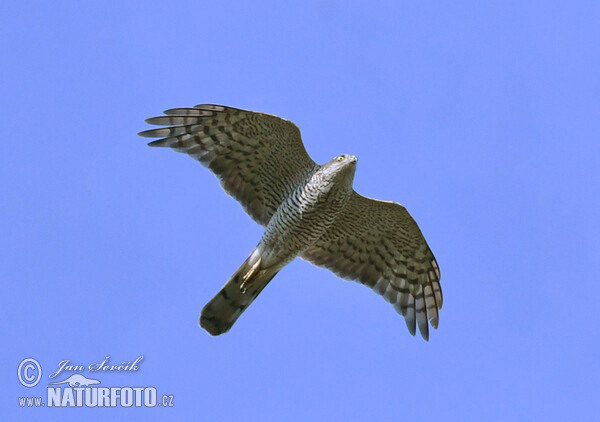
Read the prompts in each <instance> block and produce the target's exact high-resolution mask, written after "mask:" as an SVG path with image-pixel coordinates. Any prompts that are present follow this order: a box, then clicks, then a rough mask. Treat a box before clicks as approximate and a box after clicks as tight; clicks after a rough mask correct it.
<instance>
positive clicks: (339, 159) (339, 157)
mask: <svg viewBox="0 0 600 422" xmlns="http://www.w3.org/2000/svg"><path fill="white" fill-rule="evenodd" d="M336 160H338V161H344V156H343V155H340V156H338V157H337V158H336Z"/></svg>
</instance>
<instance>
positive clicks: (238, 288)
mask: <svg viewBox="0 0 600 422" xmlns="http://www.w3.org/2000/svg"><path fill="white" fill-rule="evenodd" d="M257 256H258V254H257V253H256V251H255V252H253V253H252V254H250V257H249V258H248V259H247V260H246V261H245V262H244V263H243V264H242V266H241V267H240V268H239V269H238V270H237V271H236V272H235V273H234V274H233V275H232V276H231V278H230V279H229V281H228V282H227V283H226V284H225V286H223V288H222V289H221V291H220V292H219V293H218V294H217V295H216V296H215V297H214V298H213V299H212V300H211V301H210V302H208V303H207V304H206V306H205V307H204V308H203V309H202V313H201V315H200V326H201V327H202V328H204V329H205V330H206V331H208V332H209V333H210V334H211V335H213V336H218V335H220V334H223V333H226V332H227V331H229V329H230V328H231V327H232V326H233V324H234V323H235V321H236V320H237V319H238V318H239V316H240V315H241V314H242V312H244V311H245V310H246V308H247V307H248V306H250V304H251V303H252V302H253V301H254V299H256V297H257V296H258V295H259V294H260V292H262V290H263V289H264V288H265V287H266V286H267V284H269V281H271V280H272V279H273V277H275V275H276V274H277V272H278V270H277V269H272V268H268V269H262V268H261V267H260V258H257Z"/></svg>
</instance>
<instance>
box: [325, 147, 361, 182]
mask: <svg viewBox="0 0 600 422" xmlns="http://www.w3.org/2000/svg"><path fill="white" fill-rule="evenodd" d="M357 161H358V158H356V156H354V155H350V154H341V155H338V156H337V157H335V158H334V159H332V160H331V161H329V162H328V163H326V164H324V165H323V166H322V167H321V171H322V172H323V174H324V175H325V177H326V178H327V179H329V180H331V181H333V182H334V184H336V185H345V186H348V187H352V182H353V180H354V172H355V171H356V162H357Z"/></svg>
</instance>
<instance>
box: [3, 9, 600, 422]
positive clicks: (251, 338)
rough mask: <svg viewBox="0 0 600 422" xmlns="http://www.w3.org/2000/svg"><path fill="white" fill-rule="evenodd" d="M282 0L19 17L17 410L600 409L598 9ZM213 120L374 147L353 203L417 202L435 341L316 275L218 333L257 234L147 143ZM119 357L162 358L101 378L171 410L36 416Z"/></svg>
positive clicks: (273, 288) (192, 414) (7, 178)
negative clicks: (176, 113) (154, 134)
mask: <svg viewBox="0 0 600 422" xmlns="http://www.w3.org/2000/svg"><path fill="white" fill-rule="evenodd" d="M284 3H285V2H245V3H242V2H227V3H225V2H185V1H180V2H174V3H173V2H171V3H167V2H162V3H158V2H156V3H150V2H137V3H136V2H120V1H119V2H117V1H114V2H101V3H96V4H93V3H86V2H56V3H49V2H19V3H16V2H15V3H7V4H5V5H3V9H4V11H3V13H2V16H1V17H0V20H1V23H2V25H1V26H0V28H1V29H0V33H1V51H2V54H1V56H0V62H1V67H2V78H0V101H1V103H2V106H1V107H0V117H1V119H2V122H3V131H2V133H3V134H2V139H3V142H0V150H1V153H0V157H1V158H0V160H1V165H0V176H1V179H2V183H1V184H0V194H1V196H2V201H1V204H0V217H1V219H2V222H3V224H2V237H1V240H0V253H1V256H2V265H0V278H1V280H2V284H1V296H0V297H1V299H0V300H1V302H2V303H1V305H2V310H3V316H4V323H3V324H2V326H1V328H0V330H1V331H0V334H1V335H2V338H3V339H5V342H4V347H2V386H3V388H2V391H4V393H3V394H2V414H3V415H4V416H5V417H6V419H7V420H64V419H65V418H75V417H85V418H86V419H87V420H106V419H107V418H111V419H113V420H191V419H192V418H193V419H194V420H232V419H234V418H235V419H240V418H244V420H289V421H292V420H299V421H305V420H342V419H345V420H392V419H398V420H399V419H403V420H415V421H418V420H435V419H437V420H457V421H458V420H460V421H465V420H482V419H483V420H502V421H505V420H528V419H537V420H565V419H567V418H569V419H578V420H592V417H593V416H594V415H595V414H596V406H595V404H596V403H595V402H596V401H597V399H598V395H599V393H600V388H599V382H598V375H599V373H600V370H599V360H598V356H599V353H600V347H599V344H598V337H599V336H598V326H599V322H600V321H599V318H598V313H597V312H596V310H595V308H594V306H595V305H596V303H597V301H598V297H599V294H600V288H599V287H598V286H599V284H598V282H597V274H598V270H599V269H600V268H599V265H598V262H599V260H598V252H599V249H600V248H599V246H600V244H599V241H598V238H599V236H600V233H599V225H598V222H597V217H598V213H599V211H600V207H599V205H600V203H599V200H598V192H599V191H600V190H599V188H600V183H599V178H598V167H599V165H600V160H599V157H600V147H599V142H598V141H599V140H600V119H599V118H600V79H599V77H598V69H600V32H599V31H598V20H599V19H600V5H599V4H598V3H597V2H592V1H588V2H585V1H582V2H569V3H568V4H566V3H564V2H558V1H544V2H542V1H531V2H522V1H519V2H517V1H501V2H500V1H498V2H476V1H464V2H450V1H441V2H404V1H403V2H388V3H386V2H382V3H377V4H375V3H371V4H369V5H367V4H366V3H358V2H356V3H348V2H341V1H335V2H327V1H318V2H315V1H308V2H297V3H293V4H287V3H285V4H284ZM197 103H217V104H226V105H231V106H234V107H240V108H247V109H252V110H258V111H265V112H268V113H272V114H277V115H280V116H282V117H285V118H288V119H290V120H292V121H294V122H295V123H296V124H297V125H298V126H299V127H300V128H301V130H302V134H303V139H304V142H305V145H306V148H307V150H308V151H309V153H310V154H311V156H312V157H313V158H314V159H315V160H316V161H317V162H321V163H323V162H326V161H328V160H329V159H331V158H332V157H334V156H336V155H338V154H340V153H349V154H355V155H357V156H358V157H359V159H360V161H359V164H358V168H357V173H356V179H355V188H356V190H357V191H359V192H360V193H362V194H365V195H368V196H371V197H376V198H381V199H389V200H396V201H398V202H401V203H402V204H403V205H405V206H406V207H407V208H408V209H409V211H410V212H411V214H412V215H413V216H414V217H415V219H416V220H417V222H418V223H419V225H420V227H421V229H422V231H423V233H424V234H425V236H426V238H427V240H428V242H429V245H430V246H431V248H432V250H433V251H434V253H435V255H436V257H437V260H438V262H439V264H440V267H441V271H442V287H443V290H444V297H445V303H444V308H443V309H442V311H441V314H440V328H439V329H438V330H437V331H434V332H432V334H431V340H430V341H429V342H428V343H426V342H424V341H423V340H422V339H420V338H419V337H411V336H410V335H409V333H408V332H407V330H406V328H405V324H404V321H403V320H402V318H401V317H400V316H398V315H397V314H396V313H395V311H394V310H393V308H392V307H391V306H389V305H388V304H386V303H385V302H384V301H383V300H382V299H381V298H380V297H378V296H377V295H375V294H373V293H372V292H371V291H369V290H368V289H366V288H365V287H363V286H361V285H359V284H357V283H352V282H347V281H343V280H341V279H338V278H336V277H335V276H334V275H333V274H331V273H330V272H328V271H326V270H323V269H319V268H316V267H314V266H311V265H310V264H308V263H306V262H304V261H301V260H297V261H294V262H293V263H292V264H290V265H289V266H288V267H286V268H285V269H284V270H282V271H281V272H280V273H279V274H278V276H277V277H276V278H275V279H274V280H273V282H272V283H271V284H270V285H269V287H268V288H267V289H266V290H265V291H264V292H263V293H262V294H261V296H260V298H259V299H257V301H256V302H255V303H254V304H253V305H252V307H251V308H249V309H248V311H246V313H244V315H243V316H242V317H241V318H240V320H239V321H238V322H237V324H236V325H235V326H234V328H233V329H232V330H231V331H230V332H229V333H227V334H226V335H223V336H220V337H218V338H213V337H210V336H209V335H208V334H206V333H205V332H204V331H203V330H201V329H200V328H199V327H198V325H197V320H198V315H199V312H200V310H201V308H202V306H203V305H204V304H205V303H206V302H207V301H208V300H210V299H211V298H212V297H213V296H214V295H215V294H216V293H217V291H218V290H219V289H220V287H221V286H222V285H223V283H225V281H226V280H227V278H228V277H229V276H230V275H231V274H232V273H233V271H235V269H236V268H237V267H238V266H239V265H240V263H241V262H242V261H243V260H244V259H245V258H246V256H247V255H248V253H249V252H250V251H251V249H252V248H253V247H254V246H255V244H256V243H257V242H258V240H259V238H260V236H261V233H262V231H261V228H260V227H259V226H258V225H256V224H255V223H254V222H253V221H252V220H251V219H250V218H249V217H248V216H247V215H245V214H244V213H243V212H242V210H241V208H240V206H239V205H238V204H237V203H236V202H235V201H234V200H233V199H232V198H230V197H228V196H227V195H226V194H225V193H224V191H222V189H221V188H220V187H219V184H218V182H217V180H216V179H215V177H214V176H213V175H212V174H210V172H209V171H207V170H206V169H204V168H202V167H201V166H200V165H198V164H197V163H195V162H194V161H193V160H190V159H189V158H187V157H185V156H184V155H182V154H177V153H175V152H172V151H168V150H157V149H151V148H148V147H146V145H145V142H144V139H142V138H139V137H138V136H137V135H136V133H137V132H138V131H140V130H144V129H146V128H147V126H146V125H145V124H144V121H143V120H144V119H145V118H147V117H150V116H153V115H158V114H160V113H161V112H162V110H164V109H167V108H172V107H180V106H192V105H194V104H197ZM107 356H109V357H110V359H111V362H120V361H129V360H135V359H136V358H137V357H139V356H144V360H143V361H142V363H141V364H140V366H139V370H138V371H136V372H132V373H103V374H101V376H100V375H98V377H97V378H98V379H101V381H102V384H103V385H108V386H154V387H156V388H157V390H158V393H159V394H161V395H162V394H171V395H173V396H174V404H175V406H174V407H171V408H158V407H157V408H148V409H126V408H117V409H97V408H92V409H86V408H83V409H49V408H37V409H36V408H29V409H25V408H20V407H19V406H18V400H17V399H18V397H37V396H42V397H45V394H46V387H47V383H48V382H50V381H51V380H50V379H49V378H48V376H49V374H50V373H51V372H54V371H55V370H56V369H57V367H58V362H60V361H63V360H65V359H69V360H71V362H72V363H74V364H82V365H84V366H86V365H88V364H91V363H97V362H101V361H102V360H103V359H104V358H105V357H107ZM27 357H33V358H35V359H37V360H38V361H39V363H40V364H41V366H42V368H43V369H42V380H41V382H40V384H39V385H37V386H36V387H33V388H25V387H24V386H22V385H21V384H20V383H19V381H18V378H17V377H16V376H15V372H17V367H18V365H19V363H20V362H21V361H22V360H23V359H25V358H27ZM84 374H86V375H87V376H91V374H90V373H88V372H84ZM57 379H58V378H57ZM61 379H62V378H61Z"/></svg>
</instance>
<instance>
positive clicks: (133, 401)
mask: <svg viewBox="0 0 600 422" xmlns="http://www.w3.org/2000/svg"><path fill="white" fill-rule="evenodd" d="M142 360H143V356H140V357H138V358H137V359H136V360H134V361H133V362H132V361H127V362H121V363H120V364H117V365H112V364H110V358H109V357H106V358H105V359H104V361H102V362H101V363H92V364H90V365H88V366H87V368H88V371H89V372H105V373H106V372H136V371H137V370H138V369H139V364H140V363H141V362H142ZM85 369H86V367H85V366H83V365H73V364H71V362H70V360H68V359H67V360H63V361H61V362H60V363H59V364H58V370H57V371H56V372H53V373H51V374H50V375H49V378H50V380H52V379H53V378H56V377H57V376H58V375H61V377H59V378H62V377H63V376H65V375H67V372H74V371H77V373H74V374H71V375H69V376H68V377H66V378H64V379H62V380H60V381H54V382H49V383H48V386H47V387H46V394H45V396H46V397H45V401H44V399H43V398H42V397H19V406H20V407H173V406H174V404H173V395H172V394H163V395H161V396H160V397H159V394H158V392H157V389H156V388H155V387H150V386H149V387H138V386H135V387H134V386H118V387H117V386H110V387H109V386H102V385H101V381H100V380H99V379H97V378H91V377H86V376H85V375H83V374H81V373H79V372H84V371H85ZM95 376H97V375H95ZM18 378H19V381H20V383H21V384H22V385H23V386H24V387H28V388H33V387H35V386H36V385H38V384H39V383H40V381H41V379H42V366H41V365H40V363H39V362H38V361H37V360H36V359H33V358H27V359H23V361H21V363H20V364H19V367H18Z"/></svg>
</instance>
